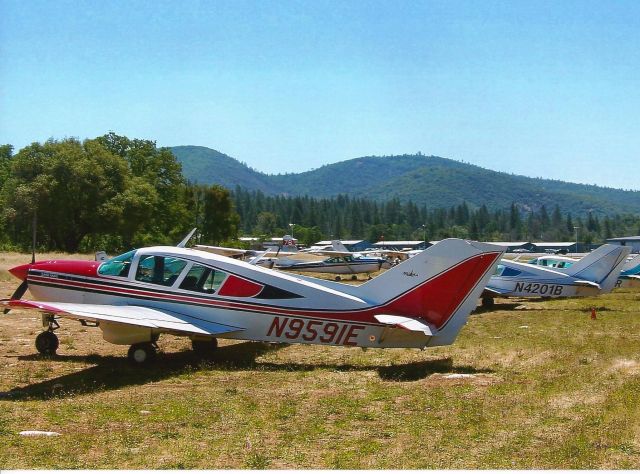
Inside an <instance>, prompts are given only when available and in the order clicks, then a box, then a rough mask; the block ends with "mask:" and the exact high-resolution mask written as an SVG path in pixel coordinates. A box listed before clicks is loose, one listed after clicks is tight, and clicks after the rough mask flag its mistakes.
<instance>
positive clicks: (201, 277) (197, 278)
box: [180, 265, 227, 294]
mask: <svg viewBox="0 0 640 474" xmlns="http://www.w3.org/2000/svg"><path fill="white" fill-rule="evenodd" d="M226 277H227V274H226V273H225V272H221V271H219V270H214V269H213V268H209V267H205V266H202V265H193V266H192V267H191V268H190V269H189V272H188V273H187V276H185V277H184V280H182V283H181V284H180V288H181V289H183V290H188V291H198V292H200V293H209V294H211V293H215V292H216V291H218V289H219V288H220V286H222V282H224V280H225V278H226Z"/></svg>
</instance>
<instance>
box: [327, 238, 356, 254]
mask: <svg viewBox="0 0 640 474" xmlns="http://www.w3.org/2000/svg"><path fill="white" fill-rule="evenodd" d="M331 248H333V250H335V251H336V252H345V253H351V252H350V251H349V249H348V248H347V247H345V246H344V244H343V243H342V241H341V240H332V241H331Z"/></svg>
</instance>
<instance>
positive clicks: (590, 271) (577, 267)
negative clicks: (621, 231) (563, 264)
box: [562, 244, 631, 293]
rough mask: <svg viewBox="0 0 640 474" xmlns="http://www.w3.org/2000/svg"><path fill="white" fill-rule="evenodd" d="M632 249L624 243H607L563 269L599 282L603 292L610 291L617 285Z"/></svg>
mask: <svg viewBox="0 0 640 474" xmlns="http://www.w3.org/2000/svg"><path fill="white" fill-rule="evenodd" d="M630 251H631V249H630V248H629V247H625V246H622V245H612V244H605V245H602V246H600V247H598V248H597V249H596V250H594V251H593V252H591V253H589V254H587V255H586V256H584V257H582V258H581V259H580V260H578V261H577V262H576V263H574V264H573V265H571V266H570V267H568V268H565V269H562V270H564V272H563V273H566V274H567V275H571V276H572V277H575V278H581V279H583V280H587V281H592V282H594V283H598V284H599V285H600V288H601V289H602V292H603V293H608V292H610V291H611V290H613V288H614V287H615V285H616V282H617V280H618V276H620V272H621V271H622V267H623V266H624V264H625V261H626V258H627V256H628V255H629V252H630Z"/></svg>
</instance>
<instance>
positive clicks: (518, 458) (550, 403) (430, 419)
mask: <svg viewBox="0 0 640 474" xmlns="http://www.w3.org/2000/svg"><path fill="white" fill-rule="evenodd" d="M28 260H29V256H20V255H7V254H5V255H0V289H1V291H2V297H8V296H9V295H10V294H11V292H12V291H13V289H14V288H15V287H16V286H17V283H15V281H14V280H12V279H11V278H10V276H9V275H8V274H7V273H6V268H8V267H10V266H12V265H14V264H17V263H22V262H26V261H28ZM497 303H498V304H497V306H496V310H494V311H491V312H484V313H478V314H475V315H472V317H471V318H470V320H469V323H468V324H467V326H466V327H465V328H464V329H463V330H462V332H461V334H460V336H459V338H458V340H457V341H456V343H455V344H454V345H452V346H448V347H443V348H437V349H431V350H427V351H424V352H421V351H416V350H398V349H393V350H369V351H366V352H364V351H362V350H361V349H357V348H342V347H321V346H301V345H297V346H275V345H266V344H258V343H250V342H240V343H237V342H229V343H225V341H221V342H222V347H221V349H220V351H219V354H218V355H217V358H216V359H215V360H213V361H211V362H201V361H199V360H198V359H196V358H195V357H194V356H193V355H192V353H191V352H190V351H189V350H188V349H189V341H188V340H186V339H179V338H173V337H164V336H163V337H162V338H161V339H160V346H161V347H162V349H163V350H164V353H163V354H161V356H160V358H159V361H158V363H157V364H156V365H154V366H152V367H149V368H142V369H141V368H135V367H131V366H130V365H129V364H128V363H127V362H126V357H125V356H126V351H127V347H126V346H115V345H111V344H108V343H106V342H104V341H103V340H102V338H101V335H100V331H99V330H97V329H91V328H84V327H82V326H80V325H79V324H78V323H75V322H72V321H63V322H62V328H61V329H60V330H58V332H57V333H58V335H59V337H60V341H61V344H60V349H59V351H58V353H59V355H58V356H57V357H56V358H54V359H43V358H41V357H40V356H38V355H36V351H35V348H34V346H33V340H34V338H35V336H36V335H37V333H38V332H39V331H40V318H39V315H37V314H30V313H27V312H24V311H12V312H11V313H10V314H9V315H6V316H0V392H2V393H1V394H0V468H4V469H31V468H38V469H43V468H44V469H70V468H71V469H75V468H111V469H118V468H120V469H123V468H128V469H138V468H163V469H174V468H195V469H198V468H349V469H384V468H395V469H408V468H417V469H420V468H456V469H457V468H471V469H473V468H565V469H573V468H583V469H584V468H609V469H617V468H639V467H640V353H639V349H640V293H638V292H632V291H625V290H617V291H616V292H614V293H613V294H611V295H603V296H600V297H597V298H589V299H564V300H553V301H544V302H541V301H539V302H526V301H515V302H514V301H512V300H498V301H497ZM592 306H594V307H596V308H597V311H598V313H597V314H598V317H597V319H596V320H592V319H590V308H591V307H592ZM23 430H46V431H56V432H59V433H61V436H58V437H52V438H27V437H22V436H19V435H18V433H19V432H20V431H23Z"/></svg>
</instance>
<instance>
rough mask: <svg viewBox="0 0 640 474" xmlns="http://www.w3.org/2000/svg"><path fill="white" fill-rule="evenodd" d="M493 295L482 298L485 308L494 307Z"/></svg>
mask: <svg viewBox="0 0 640 474" xmlns="http://www.w3.org/2000/svg"><path fill="white" fill-rule="evenodd" d="M493 304H494V303H493V297H492V296H485V297H484V298H482V307H483V308H484V309H491V308H493Z"/></svg>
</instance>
